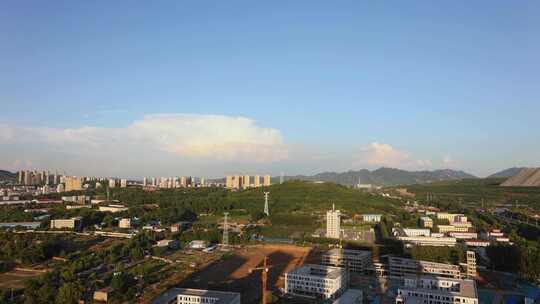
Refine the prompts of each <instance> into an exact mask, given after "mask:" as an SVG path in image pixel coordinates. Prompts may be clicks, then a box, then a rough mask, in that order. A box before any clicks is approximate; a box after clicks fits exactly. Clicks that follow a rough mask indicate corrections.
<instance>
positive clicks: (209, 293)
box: [150, 288, 240, 304]
mask: <svg viewBox="0 0 540 304" xmlns="http://www.w3.org/2000/svg"><path fill="white" fill-rule="evenodd" d="M150 303H151V304H172V303H175V304H240V293H238V292H225V291H215V290H204V289H191V288H171V289H169V290H167V291H166V292H164V293H162V294H161V295H159V296H158V297H157V298H155V299H153V300H152V302H150Z"/></svg>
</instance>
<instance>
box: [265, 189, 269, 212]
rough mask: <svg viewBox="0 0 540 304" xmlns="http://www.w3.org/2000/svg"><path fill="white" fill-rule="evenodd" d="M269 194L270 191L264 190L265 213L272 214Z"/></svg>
mask: <svg viewBox="0 0 540 304" xmlns="http://www.w3.org/2000/svg"><path fill="white" fill-rule="evenodd" d="M268 194H270V192H264V214H265V215H266V216H270V209H269V208H268Z"/></svg>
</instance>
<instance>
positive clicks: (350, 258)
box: [321, 248, 373, 273]
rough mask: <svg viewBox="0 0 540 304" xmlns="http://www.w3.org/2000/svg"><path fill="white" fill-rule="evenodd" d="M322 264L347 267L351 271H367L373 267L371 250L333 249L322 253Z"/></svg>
mask: <svg viewBox="0 0 540 304" xmlns="http://www.w3.org/2000/svg"><path fill="white" fill-rule="evenodd" d="M321 264H322V265H325V266H334V267H341V268H346V269H347V270H349V271H351V272H356V273H367V272H370V271H371V270H372V269H373V266H372V254H371V251H366V250H352V249H338V248H335V249H332V250H329V251H327V252H325V253H323V254H322V257H321Z"/></svg>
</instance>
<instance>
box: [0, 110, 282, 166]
mask: <svg viewBox="0 0 540 304" xmlns="http://www.w3.org/2000/svg"><path fill="white" fill-rule="evenodd" d="M0 141H1V142H2V143H3V144H15V145H18V146H21V145H26V146H27V148H29V147H28V146H29V145H30V146H40V147H43V148H46V149H48V150H52V152H58V153H62V154H63V155H70V156H79V157H81V158H88V157H91V156H94V157H98V158H101V159H106V158H107V156H109V157H110V158H111V160H113V159H118V158H122V157H128V158H129V157H133V156H134V155H135V156H137V157H136V158H137V159H139V160H140V161H144V160H148V161H150V160H155V159H157V158H159V157H164V158H167V159H169V160H175V159H176V160H181V161H183V162H190V161H192V162H202V161H204V162H234V163H244V164H245V163H254V164H266V163H273V162H277V161H281V160H285V159H287V158H288V149H287V147H286V145H285V144H284V142H283V137H282V135H281V132H280V131H279V130H277V129H273V128H263V127H260V126H258V125H257V123H256V121H254V120H253V119H250V118H246V117H232V116H223V115H198V114H156V115H147V116H144V118H143V119H141V120H137V121H134V122H132V123H130V124H129V125H128V126H126V127H120V128H98V127H90V126H86V127H80V128H48V127H20V126H11V125H0ZM6 147H7V146H6ZM36 153H38V151H36Z"/></svg>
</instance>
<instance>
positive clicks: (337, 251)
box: [324, 248, 371, 257]
mask: <svg viewBox="0 0 540 304" xmlns="http://www.w3.org/2000/svg"><path fill="white" fill-rule="evenodd" d="M324 254H325V255H355V256H361V257H365V256H368V255H371V251H367V250H354V249H339V248H334V249H330V250H328V251H327V252H325V253H324Z"/></svg>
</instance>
